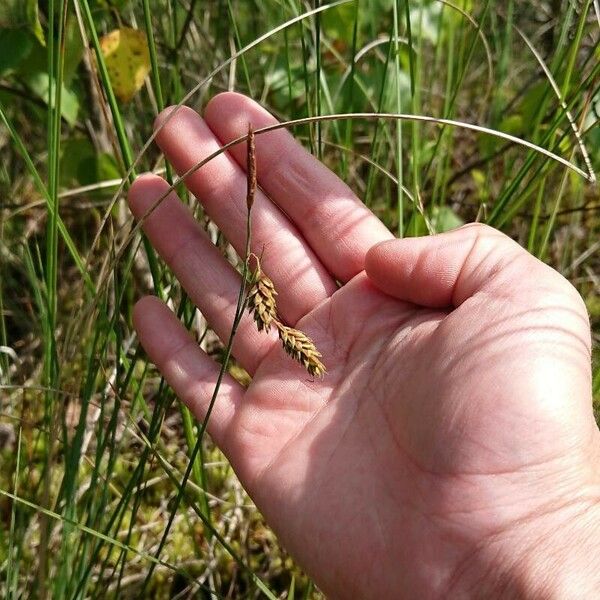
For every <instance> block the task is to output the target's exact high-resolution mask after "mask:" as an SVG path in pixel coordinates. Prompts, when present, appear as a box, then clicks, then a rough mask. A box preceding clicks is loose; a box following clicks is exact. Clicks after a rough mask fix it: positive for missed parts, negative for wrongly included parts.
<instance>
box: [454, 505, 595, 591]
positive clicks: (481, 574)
mask: <svg viewBox="0 0 600 600" xmlns="http://www.w3.org/2000/svg"><path fill="white" fill-rule="evenodd" d="M599 555H600V496H595V497H590V498H588V499H585V500H581V499H580V500H577V501H573V502H571V503H569V504H565V505H563V506H561V507H560V508H553V509H552V510H549V511H547V512H544V514H542V515H540V516H533V517H530V518H528V519H524V520H521V521H520V522H519V523H515V524H513V526H511V527H510V528H509V529H508V530H506V531H503V532H500V533H498V534H496V535H494V536H491V537H490V538H489V539H488V540H487V541H486V542H485V543H483V544H482V545H481V547H480V548H478V549H477V550H476V551H475V552H474V553H472V556H471V557H470V558H468V559H466V560H465V561H464V563H463V565H462V566H461V569H460V570H459V572H457V574H456V577H454V581H455V582H456V587H455V592H453V595H452V597H456V598H465V599H467V598H468V599H478V598H481V599H483V598H485V599H503V600H504V599H510V598H519V599H521V598H522V599H530V598H531V599H532V600H533V599H535V600H555V599H556V600H571V599H572V600H575V599H579V598H582V599H583V598H593V597H598V596H599V595H600V570H599V569H598V564H597V561H598V556H599Z"/></svg>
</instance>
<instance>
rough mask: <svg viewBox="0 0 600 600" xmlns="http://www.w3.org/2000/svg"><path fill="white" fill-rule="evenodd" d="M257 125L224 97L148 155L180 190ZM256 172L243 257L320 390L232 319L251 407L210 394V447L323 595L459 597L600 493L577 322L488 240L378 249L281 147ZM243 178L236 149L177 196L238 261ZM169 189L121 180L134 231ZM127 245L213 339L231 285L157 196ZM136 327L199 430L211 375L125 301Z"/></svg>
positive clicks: (193, 228) (555, 292)
mask: <svg viewBox="0 0 600 600" xmlns="http://www.w3.org/2000/svg"><path fill="white" fill-rule="evenodd" d="M272 122H274V120H273V118H272V117H271V116H270V115H269V114H268V113H266V112H265V111H264V110H263V109H261V108H260V107H259V106H258V105H256V104H255V103H253V102H252V101H250V100H249V99H247V98H245V97H243V96H240V95H237V94H222V95H220V96H217V97H216V98H215V99H213V101H212V102H211V103H210V104H209V106H208V107H207V109H206V112H205V116H204V119H201V118H200V117H199V116H198V115H197V114H196V113H195V112H193V111H192V110H190V109H186V108H182V109H180V110H179V112H178V113H177V114H175V115H173V117H172V118H171V119H169V120H168V122H166V124H165V125H164V127H162V129H161V131H160V133H159V135H158V141H159V144H160V146H161V148H162V149H163V151H164V152H165V154H166V155H167V157H168V158H169V160H170V161H171V162H172V163H173V164H174V165H175V167H176V169H177V170H178V171H179V172H183V171H185V170H187V169H188V168H189V167H191V166H192V165H193V164H195V163H196V162H198V161H199V160H201V159H202V158H204V157H206V156H207V155H208V154H210V153H211V152H213V151H214V150H216V149H217V148H218V147H219V146H221V145H222V144H223V143H226V142H228V141H230V140H231V139H234V138H236V137H238V136H239V135H242V134H243V133H244V132H245V131H246V130H247V127H248V123H252V124H253V126H254V127H255V128H258V127H261V126H264V125H268V124H270V123H272ZM163 123H165V114H163V115H162V116H161V117H160V118H159V120H158V126H160V125H162V124H163ZM257 161H258V178H259V184H260V186H261V188H262V190H264V193H263V192H260V193H259V194H258V197H257V199H256V202H255V206H254V209H253V211H254V212H253V250H254V251H255V252H257V253H262V255H263V258H262V266H263V269H264V271H265V272H266V273H267V274H268V275H269V276H270V277H271V279H272V280H273V281H274V283H275V286H276V288H277V290H278V293H279V295H278V307H279V312H280V314H281V316H282V318H283V320H284V321H285V322H286V323H288V324H291V325H294V326H296V327H297V328H299V329H301V330H302V331H304V332H306V333H307V334H308V335H310V336H311V337H312V339H313V340H314V341H315V343H316V345H317V348H318V349H319V350H320V351H321V353H322V354H323V361H324V362H325V364H326V366H327V369H328V372H327V374H326V376H325V377H324V378H323V379H316V380H315V379H312V378H310V377H309V376H308V375H307V373H306V372H305V371H304V370H303V369H302V368H301V367H300V366H299V365H297V364H296V363H294V362H292V361H291V360H290V358H289V357H287V356H286V355H285V354H284V353H283V351H282V349H281V347H280V345H279V343H278V340H277V338H276V336H275V335H274V334H264V333H262V334H261V333H259V332H258V331H257V330H256V328H255V327H254V324H253V323H252V319H251V318H250V317H246V318H244V319H243V321H242V323H241V325H240V328H239V332H238V334H237V336H236V340H235V344H234V355H235V356H236V358H237V360H238V361H239V362H240V363H241V364H242V365H243V366H244V367H245V368H246V369H247V370H248V371H249V372H250V373H251V375H252V376H253V380H252V383H251V385H250V386H249V388H248V389H247V390H244V389H243V388H242V387H241V386H240V385H239V384H237V383H236V382H235V381H234V380H233V379H232V378H226V379H225V380H224V384H223V385H222V387H221V393H220V395H219V397H218V399H217V403H216V404H215V408H214V412H213V414H212V416H211V421H210V424H209V431H210V432H211V434H212V436H213V438H214V439H215V441H216V442H217V443H218V444H219V446H220V447H221V448H222V449H223V450H224V452H225V453H226V454H227V456H228V457H229V458H230V460H231V463H232V465H233V466H234V468H235V470H236V472H237V473H238V475H239V477H240V479H241V481H242V483H243V484H244V485H245V487H246V489H247V490H248V492H249V493H250V495H251V496H252V498H253V499H254V500H255V502H256V504H257V505H258V507H259V508H260V509H261V510H262V511H263V513H264V515H265V517H266V518H267V520H268V521H269V523H270V524H271V525H272V526H273V528H274V529H275V530H276V531H277V533H278V534H279V535H280V537H281V539H282V541H283V542H284V544H285V545H286V547H287V548H288V549H289V550H290V551H291V552H292V554H294V555H295V556H296V557H297V558H298V560H299V561H300V563H301V564H302V565H303V566H304V567H305V568H306V569H307V571H308V572H309V573H310V574H311V575H312V576H313V577H314V578H315V580H316V581H317V583H318V584H319V585H320V586H321V587H322V589H323V590H324V591H325V592H326V593H328V594H330V595H331V596H333V597H349V598H355V597H373V598H388V597H389V598H404V597H405V598H438V597H440V598H442V597H461V596H465V597H470V596H471V595H474V593H475V591H476V590H482V589H484V587H485V585H484V579H485V578H490V579H491V578H496V579H497V580H500V579H501V578H502V575H503V571H504V570H506V571H508V570H509V569H510V568H511V564H510V562H511V560H512V561H517V560H526V557H527V555H528V553H529V551H530V547H531V546H532V545H534V544H535V543H536V539H537V538H536V537H535V535H533V534H532V532H536V535H537V536H538V537H539V536H541V535H544V534H545V535H546V537H548V536H549V535H551V534H552V532H553V531H554V530H555V529H556V528H557V527H560V526H561V525H562V524H563V523H564V522H567V521H569V520H570V519H571V518H572V516H573V515H574V514H579V513H581V512H585V511H586V510H587V509H588V508H589V506H590V505H591V504H592V503H593V499H594V498H595V496H596V495H597V490H598V487H597V485H598V474H597V470H596V468H595V466H594V465H595V463H596V459H597V457H598V450H599V448H598V435H597V429H596V426H595V423H594V420H593V416H592V413H591V401H590V340H589V326H588V321H587V315H586V312H585V308H584V307H583V304H582V302H581V300H580V298H579V297H578V296H577V294H576V292H575V291H574V289H573V288H572V287H571V286H570V285H569V284H568V283H567V282H566V281H565V280H564V279H562V278H561V277H560V276H559V275H558V274H557V273H556V272H554V271H552V270H551V269H549V268H548V267H546V266H545V265H543V264H542V263H540V262H539V261H537V260H535V259H534V258H533V257H531V256H530V255H528V254H527V253H526V252H524V251H523V250H522V249H521V248H520V247H519V246H518V245H517V244H516V243H514V242H512V241H511V240H509V239H508V238H507V237H505V236H504V235H502V234H500V233H498V232H496V231H494V230H492V229H490V228H487V227H483V226H470V227H466V228H462V229H460V230H456V231H454V232H450V233H447V234H443V235H440V236H435V237H432V238H419V239H408V240H393V239H392V238H391V235H390V234H389V232H388V231H387V230H386V229H385V228H384V227H383V225H382V224H381V223H380V222H379V221H378V220H377V218H376V217H375V216H374V215H373V214H372V213H371V212H370V211H368V210H367V209H366V208H365V207H364V206H363V205H362V204H361V203H360V202H359V201H358V200H357V199H356V198H355V196H354V195H353V194H352V193H351V192H350V190H349V189H348V188H347V186H346V185H345V184H343V183H342V182H341V181H340V180H339V179H337V177H335V176H334V175H333V174H332V173H331V172H330V171H329V170H328V169H326V168H325V167H324V166H323V165H322V164H321V163H319V162H318V161H316V160H315V159H314V158H313V157H312V156H311V155H310V154H308V153H307V152H306V151H305V150H304V149H302V147H301V146H300V145H299V144H297V143H296V142H295V141H294V140H293V138H292V137H291V136H290V135H289V134H288V133H287V132H285V131H283V130H280V131H276V132H272V133H269V134H265V135H263V136H258V138H257ZM243 169H244V148H243V146H238V147H235V148H233V149H232V151H231V153H230V154H223V155H221V156H219V157H218V158H216V159H214V160H213V161H211V162H209V163H208V164H207V165H205V166H204V167H202V168H201V169H200V170H199V171H197V172H196V173H194V174H193V175H192V176H191V177H189V178H188V180H187V182H186V183H187V185H188V187H189V188H190V189H191V190H192V192H193V193H194V194H195V195H196V196H197V197H198V198H199V199H200V200H201V201H202V203H203V205H204V207H205V209H206V211H207V213H208V214H209V215H210V216H211V218H212V219H214V221H215V222H216V223H217V225H218V226H219V227H220V229H221V230H222V231H223V232H224V233H225V235H226V236H227V237H228V239H229V240H230V241H231V242H232V244H233V245H234V246H235V247H236V248H237V249H238V251H241V250H242V249H243V243H244V236H245V210H246V209H245V201H244V198H245V193H244V190H245V174H244V170H243ZM166 187H167V185H166V183H165V182H164V181H163V180H162V179H160V178H158V177H155V176H144V177H142V178H140V179H138V181H137V182H136V183H135V184H134V186H133V187H132V190H131V193H130V203H131V207H132V210H133V212H134V213H135V214H136V215H137V216H141V215H143V214H144V213H145V212H146V211H147V209H148V208H149V207H150V206H151V205H152V204H153V203H154V201H155V200H156V198H158V197H160V196H161V195H162V193H164V190H165V189H166ZM144 229H145V231H146V232H147V234H148V235H149V237H150V239H151V241H152V243H153V244H154V245H155V246H156V248H157V249H158V250H159V252H160V253H161V255H162V256H163V257H164V259H165V260H166V262H167V263H168V264H169V265H170V266H171V267H172V268H173V270H174V272H175V273H176V275H177V276H178V278H179V279H180V280H181V282H182V284H183V285H184V287H185V288H186V290H187V291H188V293H189V294H190V296H191V297H192V298H193V299H194V301H195V302H196V304H197V305H198V306H199V308H200V309H201V310H202V312H203V313H204V314H205V315H206V317H207V318H208V320H209V322H210V323H211V325H212V326H213V328H214V329H215V331H216V332H217V334H218V335H219V336H220V337H221V338H222V339H226V338H227V335H228V332H229V329H230V328H231V323H232V320H233V315H234V312H235V303H236V296H237V292H238V290H239V286H240V279H239V275H238V274H237V273H236V272H235V270H234V269H233V268H232V267H231V266H230V265H229V264H228V263H227V262H226V260H225V259H224V258H223V257H222V256H221V255H220V253H219V252H218V250H217V249H216V248H215V247H214V246H213V245H212V243H211V242H210V241H209V240H208V238H207V236H206V235H205V234H204V232H203V231H202V229H201V228H200V226H199V225H198V224H197V223H196V222H195V221H194V219H193V218H192V216H191V215H190V213H189V212H188V211H187V209H186V208H185V207H184V206H183V205H182V204H181V203H180V202H179V200H178V199H177V197H176V196H175V195H174V194H171V195H170V196H169V197H168V198H167V199H166V200H165V201H164V202H163V203H162V204H161V205H160V206H159V207H158V208H157V209H156V210H155V211H154V212H153V213H152V214H151V215H150V216H149V217H148V218H147V219H145V222H144ZM336 281H339V282H342V284H343V285H342V287H339V286H338V284H337V283H336ZM135 321H136V327H137V329H138V332H139V335H140V339H141V341H142V343H143V345H144V347H145V348H146V350H147V351H148V353H149V355H150V356H151V358H152V359H153V360H154V361H155V362H156V364H157V365H158V367H159V368H160V369H161V371H162V372H163V373H164V375H165V376H166V378H167V380H168V381H169V382H170V384H171V385H172V386H173V388H174V389H175V390H176V392H177V393H178V395H179V396H180V398H181V399H182V400H183V401H184V402H185V403H186V404H188V405H189V406H190V408H191V409H192V410H193V411H194V412H195V414H196V415H197V416H198V418H200V419H201V418H203V416H204V414H205V410H206V407H207V404H208V401H209V399H210V396H211V394H212V390H213V388H214V383H215V379H216V374H217V371H218V367H217V365H216V364H215V363H213V362H212V360H210V359H209V358H208V357H207V356H206V355H205V354H204V353H203V352H202V351H201V350H200V349H199V348H198V347H197V345H196V344H195V342H194V341H193V340H192V339H191V338H190V337H189V335H188V334H187V332H186V331H185V330H184V329H183V328H182V327H181V325H180V324H179V323H178V321H177V320H176V319H175V317H174V316H173V315H172V314H171V313H170V311H169V310H168V309H167V308H166V307H165V306H164V305H163V304H162V303H160V302H159V301H158V300H156V299H153V298H145V299H143V300H142V301H140V302H139V303H138V305H137V307H136V313H135ZM565 498H566V499H567V500H565ZM515 540H516V541H517V544H516V545H515ZM515 547H516V548H517V551H516V554H517V555H515ZM490 585H491V584H490ZM498 585H504V586H505V588H506V589H508V588H507V587H506V586H508V585H510V586H512V587H511V590H510V592H511V594H512V595H514V596H518V595H520V593H521V591H522V590H521V589H520V588H519V585H520V584H519V583H518V582H515V581H514V580H511V582H510V584H508V583H502V584H498ZM522 585H523V586H526V585H527V582H526V581H523V583H522ZM490 589H491V588H490ZM499 589H500V588H499Z"/></svg>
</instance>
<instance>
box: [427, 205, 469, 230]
mask: <svg viewBox="0 0 600 600" xmlns="http://www.w3.org/2000/svg"><path fill="white" fill-rule="evenodd" d="M431 224H432V225H433V227H434V229H435V231H437V232H438V233H442V232H444V231H450V230H451V229H456V228H457V227H460V226H461V225H464V224H465V222H464V221H463V220H462V219H461V218H460V217H459V216H458V215H457V214H456V213H455V212H454V211H453V210H452V209H451V208H450V207H449V206H434V207H433V210H432V211H431Z"/></svg>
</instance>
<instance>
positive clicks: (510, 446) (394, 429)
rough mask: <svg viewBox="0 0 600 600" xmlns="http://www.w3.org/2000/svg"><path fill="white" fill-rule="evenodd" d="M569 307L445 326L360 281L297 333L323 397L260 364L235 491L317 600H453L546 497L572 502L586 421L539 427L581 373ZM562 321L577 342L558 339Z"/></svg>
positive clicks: (484, 306)
mask: <svg viewBox="0 0 600 600" xmlns="http://www.w3.org/2000/svg"><path fill="white" fill-rule="evenodd" d="M515 275H516V274H515ZM565 296H567V297H564V298H561V295H560V294H556V295H555V296H554V297H553V299H552V300H550V302H548V299H546V300H544V305H545V306H537V307H536V306H535V303H527V305H528V306H529V310H528V311H523V310H522V308H521V307H519V305H518V304H517V303H516V302H515V301H514V300H512V299H509V300H508V301H507V299H506V298H504V297H502V298H501V299H500V300H499V301H498V300H497V301H494V300H491V299H490V298H489V297H488V296H486V295H485V294H481V295H480V296H479V297H473V298H471V299H469V301H468V302H465V303H464V304H462V305H461V306H460V307H458V308H457V309H456V310H454V311H453V312H452V313H450V312H449V311H441V310H435V309H430V308H424V307H418V306H415V305H414V304H410V303H406V302H402V301H399V300H396V299H394V298H391V297H390V296H388V295H386V294H384V293H382V292H381V291H380V290H378V289H377V288H375V287H374V286H373V285H372V284H371V283H370V281H369V280H368V278H367V277H366V275H364V274H361V275H359V276H357V277H356V278H355V279H354V280H353V281H352V282H351V283H350V284H348V285H347V286H345V287H344V288H342V289H341V290H339V291H338V292H337V293H336V294H335V295H334V296H333V297H332V299H331V300H330V301H329V302H327V303H325V304H324V305H322V306H320V307H319V308H318V309H317V310H315V311H314V312H313V313H311V314H309V315H308V316H307V317H305V319H304V320H303V321H302V322H301V324H300V326H301V327H302V328H304V329H305V330H307V331H308V332H309V334H310V335H311V336H312V337H313V339H314V340H315V341H316V342H317V347H319V348H322V349H323V352H324V355H325V356H326V357H327V358H328V368H329V372H328V374H327V376H326V378H325V380H324V381H323V382H322V383H319V382H314V381H312V380H310V379H309V378H308V377H307V376H303V374H302V371H301V369H300V368H297V367H295V366H294V365H293V363H290V362H289V359H287V358H286V357H282V356H281V353H280V352H278V351H277V350H274V351H273V352H272V354H270V355H269V356H267V358H266V359H265V360H264V361H263V363H262V364H261V365H260V367H259V369H258V370H257V372H256V374H255V378H254V380H253V383H252V385H251V386H250V388H249V390H248V392H247V393H246V404H245V409H242V410H241V411H240V413H239V422H238V423H237V425H236V427H235V428H234V429H235V431H236V434H235V435H236V436H237V438H238V443H240V444H241V447H240V449H239V451H240V453H249V454H251V456H252V458H251V460H250V461H248V462H247V463H246V469H245V470H244V471H243V472H242V475H243V477H244V479H245V481H246V482H247V485H248V489H249V491H250V493H251V495H252V497H253V498H255V499H256V502H257V503H258V504H259V506H260V507H261V508H262V510H263V511H264V512H265V515H266V516H267V519H268V520H269V522H271V523H272V524H273V526H274V527H275V528H276V530H278V531H281V532H282V536H283V539H284V542H285V543H286V545H287V546H288V547H289V548H290V550H291V551H292V553H294V554H295V555H296V556H298V557H299V558H300V559H301V561H302V564H305V565H306V566H307V568H308V569H309V571H310V572H312V573H319V579H320V580H322V581H325V582H326V583H323V584H322V585H324V586H326V589H332V590H336V589H337V590H339V589H342V590H344V593H345V594H346V595H347V596H348V597H367V596H373V597H380V598H381V597H387V596H389V597H394V596H395V595H396V594H398V590H401V589H404V590H405V591H406V592H408V593H407V594H406V595H407V596H408V597H430V596H438V595H443V594H444V593H449V588H450V587H451V586H452V585H454V583H455V582H454V580H455V579H457V578H459V577H460V574H461V571H462V570H463V569H464V568H465V565H464V564H463V562H464V561H466V560H469V559H472V558H473V554H474V553H475V552H476V551H477V549H478V548H479V547H480V546H482V545H485V544H487V543H488V542H490V543H491V542H492V540H493V539H494V536H495V535H496V534H497V532H498V531H499V530H507V531H508V530H509V529H510V528H512V527H513V525H514V523H515V522H517V521H518V520H521V519H523V518H529V517H532V518H536V517H538V516H539V517H542V516H544V510H545V509H544V507H545V506H552V500H553V494H556V495H557V496H558V495H559V494H564V493H565V490H566V489H567V488H570V489H571V490H573V492H574V495H576V493H577V492H578V491H579V490H578V487H579V488H580V486H581V484H582V483H585V481H584V480H585V475H587V474H579V473H577V469H578V467H579V466H580V464H581V462H583V459H584V456H585V453H587V452H589V450H590V449H591V447H592V444H590V438H589V435H590V433H591V432H590V429H589V427H586V426H585V423H583V422H582V421H585V419H584V418H583V417H584V415H585V412H584V411H583V410H582V419H577V418H575V419H573V416H572V415H571V414H570V410H571V409H572V407H569V406H567V405H564V406H562V405H559V406H556V409H557V412H555V413H554V414H551V415H550V416H549V417H548V418H546V417H544V416H543V415H544V414H546V413H547V408H548V404H552V403H553V399H554V397H556V399H557V401H560V399H561V393H562V389H561V388H563V387H564V388H569V387H571V388H572V380H571V379H570V378H569V375H568V371H569V370H571V369H572V368H573V364H576V365H577V366H576V367H575V368H576V369H577V368H581V369H582V370H585V364H586V356H585V355H586V352H585V347H586V342H585V337H586V331H585V325H584V322H583V319H578V317H577V316H576V315H575V316H574V315H573V314H572V312H571V311H570V310H569V301H568V300H569V298H568V293H566V292H565ZM553 300H556V301H557V302H556V303H555V304H553ZM561 300H564V302H561ZM507 303H508V308H507V306H506V304H507ZM511 304H512V305H511ZM511 313H512V314H511ZM535 313H537V314H538V316H537V317H536V316H535ZM519 315H520V316H519ZM570 319H574V320H575V321H576V322H577V321H578V320H580V321H581V322H580V325H581V327H580V330H581V332H580V333H581V340H577V338H576V336H575V335H574V334H572V333H570V332H568V331H566V330H565V329H564V328H563V327H561V323H562V324H564V323H565V321H568V320H570ZM536 321H537V323H536ZM553 323H554V324H553ZM561 347H562V348H565V347H566V348H567V349H570V351H567V352H564V353H563V355H562V362H563V364H562V365H561V364H559V363H557V362H556V360H555V355H554V352H552V349H553V348H554V349H556V348H561ZM536 362H537V367H536V366H533V365H534V364H535V363H536ZM546 363H548V364H546ZM549 363H553V365H552V367H551V368H552V369H553V370H554V373H555V374H556V376H553V374H552V372H549V371H547V367H548V366H550V364H549ZM532 368H533V369H537V372H532ZM536 378H537V379H538V381H537V382H536V383H534V384H533V385H532V384H531V382H532V381H534V382H535V381H536ZM549 391H551V394H549V393H548V392H549ZM571 391H572V389H571ZM524 392H525V393H526V395H527V397H528V399H529V401H530V402H529V404H527V403H524V402H522V397H523V394H524ZM544 403H545V404H546V406H543V404H544ZM581 408H582V409H584V406H583V403H582V406H581ZM576 416H578V415H576ZM240 432H243V434H242V435H241V436H240ZM524 442H526V443H525V444H524ZM557 457H558V460H557ZM562 457H566V458H562ZM571 473H573V474H574V476H573V477H572V478H571ZM580 475H581V476H580ZM528 476H530V480H531V482H532V483H531V484H527V485H524V484H523V482H524V481H526V480H527V479H528ZM331 557H335V563H336V564H334V565H333V566H334V568H331V562H332V560H331ZM325 565H327V568H326V569H324V568H323V567H324V566H325ZM335 567H337V568H335ZM373 582H377V584H374V583H373ZM378 586H379V587H378Z"/></svg>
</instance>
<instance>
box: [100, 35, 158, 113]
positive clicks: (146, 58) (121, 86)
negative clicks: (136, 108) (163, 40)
mask: <svg viewBox="0 0 600 600" xmlns="http://www.w3.org/2000/svg"><path fill="white" fill-rule="evenodd" d="M100 47H101V48H102V54H103V55H104V60H105V62H106V68H107V69H108V74H109V76H110V82H111V84H112V86H113V90H114V92H115V95H116V96H117V98H119V100H121V101H122V102H129V101H130V100H131V99H132V98H133V97H134V96H135V94H136V93H137V92H138V91H139V90H140V89H141V87H142V86H143V85H144V79H146V76H147V75H148V73H149V72H150V53H149V51H148V42H147V40H146V34H145V33H144V32H143V31H139V30H138V29H131V28H129V27H122V28H121V29H115V30H113V31H111V32H110V33H108V34H106V35H105V36H104V37H102V38H101V39H100Z"/></svg>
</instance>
